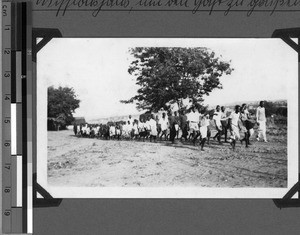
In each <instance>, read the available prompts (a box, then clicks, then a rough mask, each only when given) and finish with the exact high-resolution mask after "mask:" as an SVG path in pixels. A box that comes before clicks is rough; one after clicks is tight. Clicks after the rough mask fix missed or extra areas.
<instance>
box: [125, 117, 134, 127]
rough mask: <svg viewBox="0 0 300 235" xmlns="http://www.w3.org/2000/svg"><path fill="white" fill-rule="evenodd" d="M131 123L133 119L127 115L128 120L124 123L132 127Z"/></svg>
mask: <svg viewBox="0 0 300 235" xmlns="http://www.w3.org/2000/svg"><path fill="white" fill-rule="evenodd" d="M133 121H134V120H133V118H132V117H131V115H129V116H128V119H127V121H126V124H129V125H131V126H133Z"/></svg>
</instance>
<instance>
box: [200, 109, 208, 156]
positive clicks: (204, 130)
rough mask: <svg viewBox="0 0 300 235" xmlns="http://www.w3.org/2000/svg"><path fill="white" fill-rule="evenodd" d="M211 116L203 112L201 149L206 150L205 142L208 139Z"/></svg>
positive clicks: (201, 119) (201, 117) (201, 118)
mask: <svg viewBox="0 0 300 235" xmlns="http://www.w3.org/2000/svg"><path fill="white" fill-rule="evenodd" d="M208 118H209V116H208V117H207V115H205V114H203V116H200V136H201V137H200V139H201V141H200V146H201V151H204V149H203V148H204V144H205V142H206V140H207V134H208V126H209V119H208Z"/></svg>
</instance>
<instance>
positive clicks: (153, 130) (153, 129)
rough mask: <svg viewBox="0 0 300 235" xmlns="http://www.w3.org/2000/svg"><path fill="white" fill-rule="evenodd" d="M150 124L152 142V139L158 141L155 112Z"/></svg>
mask: <svg viewBox="0 0 300 235" xmlns="http://www.w3.org/2000/svg"><path fill="white" fill-rule="evenodd" d="M149 126H150V142H152V139H153V140H154V142H156V136H157V124H156V121H155V117H154V114H151V119H150V121H149Z"/></svg>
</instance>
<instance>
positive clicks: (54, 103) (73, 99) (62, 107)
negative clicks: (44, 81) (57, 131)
mask: <svg viewBox="0 0 300 235" xmlns="http://www.w3.org/2000/svg"><path fill="white" fill-rule="evenodd" d="M79 103H80V100H78V99H77V96H76V94H75V91H74V89H73V88H70V87H61V86H60V87H58V88H54V87H53V86H50V87H48V118H51V119H53V120H55V121H56V122H57V123H60V124H61V125H62V126H66V125H70V124H71V123H72V122H73V120H74V118H73V113H74V112H75V109H77V108H79Z"/></svg>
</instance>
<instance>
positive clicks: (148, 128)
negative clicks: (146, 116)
mask: <svg viewBox="0 0 300 235" xmlns="http://www.w3.org/2000/svg"><path fill="white" fill-rule="evenodd" d="M145 127H146V129H147V130H151V126H150V121H146V123H145Z"/></svg>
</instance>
